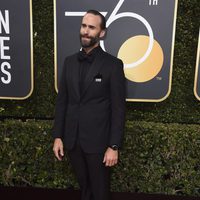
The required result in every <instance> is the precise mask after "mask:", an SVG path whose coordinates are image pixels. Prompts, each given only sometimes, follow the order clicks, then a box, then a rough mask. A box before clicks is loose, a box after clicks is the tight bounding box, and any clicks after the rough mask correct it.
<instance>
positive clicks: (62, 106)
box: [52, 59, 68, 138]
mask: <svg viewBox="0 0 200 200" xmlns="http://www.w3.org/2000/svg"><path fill="white" fill-rule="evenodd" d="M66 69H67V66H66V59H65V62H64V66H63V70H62V74H61V79H60V82H59V88H58V95H57V97H56V106H55V117H54V125H53V134H52V135H53V138H63V135H64V129H65V128H64V126H65V114H66V110H67V104H68V91H67V81H66V73H67V72H66Z"/></svg>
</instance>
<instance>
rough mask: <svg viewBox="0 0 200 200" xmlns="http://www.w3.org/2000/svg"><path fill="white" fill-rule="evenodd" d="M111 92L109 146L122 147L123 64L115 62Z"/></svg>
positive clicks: (123, 108) (124, 98)
mask: <svg viewBox="0 0 200 200" xmlns="http://www.w3.org/2000/svg"><path fill="white" fill-rule="evenodd" d="M110 81H111V82H110V91H111V96H110V98H111V129H110V131H111V132H110V145H113V144H115V145H118V147H119V148H120V147H121V145H122V138H123V134H124V125H125V102H126V97H125V96H126V91H125V76H124V70H123V63H122V61H121V60H119V59H118V60H117V62H116V64H115V66H113V68H112V74H111V79H110Z"/></svg>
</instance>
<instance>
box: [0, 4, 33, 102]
mask: <svg viewBox="0 0 200 200" xmlns="http://www.w3.org/2000/svg"><path fill="white" fill-rule="evenodd" d="M0 4H1V8H0V99H26V98H28V97H29V96H30V95H31V93H32V91H33V52H32V51H33V47H32V2H31V0H29V1H27V0H20V1H13V0H0Z"/></svg>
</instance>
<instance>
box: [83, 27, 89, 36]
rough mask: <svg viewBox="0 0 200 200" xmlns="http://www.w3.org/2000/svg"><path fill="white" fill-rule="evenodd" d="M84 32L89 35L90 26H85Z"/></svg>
mask: <svg viewBox="0 0 200 200" xmlns="http://www.w3.org/2000/svg"><path fill="white" fill-rule="evenodd" d="M83 33H84V34H86V35H87V34H88V33H89V28H88V27H85V28H84V29H83Z"/></svg>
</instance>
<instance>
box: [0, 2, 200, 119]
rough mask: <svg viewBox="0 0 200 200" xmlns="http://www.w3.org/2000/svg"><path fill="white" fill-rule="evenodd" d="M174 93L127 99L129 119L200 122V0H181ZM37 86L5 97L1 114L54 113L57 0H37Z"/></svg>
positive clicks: (176, 41)
mask: <svg viewBox="0 0 200 200" xmlns="http://www.w3.org/2000/svg"><path fill="white" fill-rule="evenodd" d="M178 2H179V3H178V16H177V17H178V18H177V29H176V40H175V54H174V65H173V82H172V91H171V94H170V96H169V97H168V98H167V99H166V100H165V101H163V102H161V103H127V107H128V109H127V110H128V113H127V118H128V119H129V120H136V119H137V120H145V121H154V122H168V123H169V122H171V123H174V122H175V123H178V122H179V123H200V118H199V115H200V106H199V105H200V103H199V102H198V101H197V100H196V98H195V97H194V94H193V82H194V71H195V60H196V50H197V43H198V42H197V40H198V31H199V19H200V6H199V0H179V1H178ZM33 22H34V27H33V29H34V68H35V69H34V72H35V89H34V92H33V94H32V96H31V97H30V98H28V99H27V100H24V101H10V100H1V105H0V114H1V116H4V117H6V116H16V117H22V116H24V117H34V118H39V117H44V118H47V117H53V113H54V105H55V96H56V92H55V89H54V50H53V46H54V42H53V34H54V33H53V0H42V1H38V0H33Z"/></svg>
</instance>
